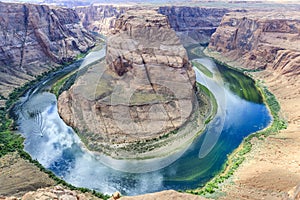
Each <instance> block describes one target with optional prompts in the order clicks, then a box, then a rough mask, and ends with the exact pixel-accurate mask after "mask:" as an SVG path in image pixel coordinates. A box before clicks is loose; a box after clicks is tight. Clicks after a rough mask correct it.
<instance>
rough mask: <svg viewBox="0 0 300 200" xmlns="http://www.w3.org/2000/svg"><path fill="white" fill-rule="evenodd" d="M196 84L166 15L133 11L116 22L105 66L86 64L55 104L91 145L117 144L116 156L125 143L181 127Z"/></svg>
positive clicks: (189, 110)
mask: <svg viewBox="0 0 300 200" xmlns="http://www.w3.org/2000/svg"><path fill="white" fill-rule="evenodd" d="M95 83H96V84H95ZM194 87H195V74H194V71H193V69H192V67H191V65H190V63H189V62H188V58H187V53H186V51H185V49H184V47H183V46H182V45H181V43H180V40H179V38H178V37H177V36H176V33H175V31H174V30H172V29H171V28H170V25H169V23H168V20H167V18H166V17H165V16H163V15H161V14H158V13H157V12H156V11H151V10H150V11H149V10H134V11H128V12H127V13H126V14H124V15H122V16H121V17H120V18H119V19H118V21H117V22H116V28H115V30H114V33H113V34H112V36H111V37H109V38H108V40H107V55H106V64H105V65H104V64H102V65H101V63H99V64H96V65H94V66H93V67H90V68H89V69H88V70H87V73H86V74H85V75H83V76H80V77H79V78H78V80H77V81H76V82H75V84H74V85H73V86H72V87H71V89H70V90H69V91H67V92H64V93H62V95H61V96H60V97H59V101H58V106H59V112H60V114H61V117H62V118H63V119H64V121H65V122H67V123H68V124H70V125H72V126H73V127H76V128H78V129H79V132H81V134H82V136H83V137H84V138H85V139H86V140H85V141H86V144H87V146H88V147H89V148H91V149H93V150H96V151H103V150H105V149H107V148H112V149H114V148H115V149H114V150H115V155H114V156H118V154H122V150H124V149H125V150H126V147H125V146H124V144H130V143H131V144H132V143H136V142H138V143H139V142H145V141H148V140H153V139H155V138H156V139H158V138H159V137H160V138H161V137H163V136H164V135H166V134H168V133H170V132H172V131H174V133H175V131H176V130H177V129H179V128H180V127H182V126H183V125H184V124H185V122H187V120H189V119H190V116H191V114H192V113H193V109H194V107H193V106H194V103H195V101H196V99H195V95H194ZM107 144H109V145H107ZM122 145H123V147H124V148H122ZM116 149H119V150H117V151H116ZM141 149H142V151H145V152H147V151H150V150H151V149H146V148H145V149H143V147H141ZM152 150H153V149H152ZM130 151H132V153H133V154H132V155H131V156H136V154H137V153H138V151H137V150H134V149H130ZM123 156H124V155H123Z"/></svg>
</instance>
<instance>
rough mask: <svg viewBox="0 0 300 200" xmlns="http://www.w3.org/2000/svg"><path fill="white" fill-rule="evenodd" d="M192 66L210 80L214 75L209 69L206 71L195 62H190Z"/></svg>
mask: <svg viewBox="0 0 300 200" xmlns="http://www.w3.org/2000/svg"><path fill="white" fill-rule="evenodd" d="M192 64H193V66H195V67H196V68H197V69H199V70H200V71H201V72H202V73H203V74H205V75H206V76H207V77H209V78H212V77H213V76H214V75H213V73H212V72H211V71H209V69H207V68H206V67H205V66H204V65H202V64H201V63H199V62H197V61H192Z"/></svg>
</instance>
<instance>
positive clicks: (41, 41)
mask: <svg viewBox="0 0 300 200" xmlns="http://www.w3.org/2000/svg"><path fill="white" fill-rule="evenodd" d="M0 27H1V30H0V41H1V42H0V69H1V71H0V77H1V78H0V94H1V98H3V97H7V96H8V94H9V93H10V92H11V91H12V90H13V89H14V88H16V87H19V86H20V85H22V84H24V83H25V82H27V81H29V80H32V79H34V77H36V76H37V75H40V74H42V73H43V72H46V71H48V70H50V69H51V68H53V67H55V66H58V65H60V64H63V63H66V62H69V61H72V60H74V59H75V58H76V56H77V55H78V54H80V53H83V52H86V51H87V50H88V49H89V48H90V47H92V46H93V45H94V38H93V36H92V35H91V34H90V33H88V32H87V31H86V30H85V29H84V28H82V26H81V25H80V23H79V17H78V15H77V14H76V12H75V11H74V10H72V9H66V8H57V7H55V8H52V7H49V6H45V5H33V4H15V3H0ZM2 103H3V102H2Z"/></svg>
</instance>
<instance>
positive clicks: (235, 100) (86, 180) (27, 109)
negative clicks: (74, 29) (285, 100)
mask: <svg viewBox="0 0 300 200" xmlns="http://www.w3.org/2000/svg"><path fill="white" fill-rule="evenodd" d="M104 56H105V51H104V49H102V50H100V51H96V52H91V53H90V54H89V55H87V56H86V57H85V59H84V60H83V61H80V62H78V63H77V64H76V65H73V67H69V68H70V69H69V70H66V69H68V67H66V68H65V69H63V70H61V71H59V72H56V73H54V74H52V75H50V76H49V77H48V78H47V79H45V80H43V81H41V82H40V83H39V84H36V85H34V86H33V87H32V88H31V90H30V91H29V92H28V93H27V94H26V95H25V96H24V97H22V98H21V99H20V101H19V103H18V105H17V106H16V114H17V116H18V125H19V131H20V133H21V134H22V135H23V136H24V137H25V151H27V152H28V153H29V154H30V155H31V156H32V158H33V159H37V160H38V161H39V162H40V163H41V164H42V165H43V166H45V167H46V168H47V169H49V170H51V171H53V172H54V173H55V174H56V175H57V176H59V177H61V178H62V179H64V180H65V181H67V182H68V183H71V184H73V185H75V186H78V187H87V188H90V189H94V190H97V191H100V192H103V193H107V194H111V193H113V192H115V191H120V192H121V193H122V194H124V195H137V194H143V193H149V192H155V191H161V190H166V189H175V190H179V189H180V190H185V189H193V188H197V187H198V186H200V185H201V184H204V183H205V182H207V181H208V180H209V179H211V178H212V177H213V176H214V175H215V174H216V173H217V172H218V171H219V170H221V168H222V165H223V164H224V163H225V161H226V159H227V155H228V154H230V153H231V152H232V151H233V150H234V149H235V148H237V147H238V145H239V144H240V143H241V142H242V140H243V138H244V137H246V136H248V135H249V134H251V133H253V132H256V131H258V130H261V129H263V128H264V127H266V126H267V125H268V124H269V123H270V121H271V117H270V115H269V112H268V110H267V108H266V106H265V105H264V104H263V103H262V102H259V101H255V100H252V99H251V98H250V99H249V98H243V96H242V95H237V94H239V92H237V91H243V90H247V88H243V87H242V86H241V85H240V83H236V82H235V81H230V79H229V78H228V76H229V77H230V74H228V73H234V72H230V71H228V72H227V71H226V73H227V74H226V77H227V79H226V77H225V75H224V74H225V72H224V68H222V69H221V68H220V66H217V65H216V63H214V61H213V60H211V59H210V58H207V57H203V58H199V59H197V62H199V63H201V64H203V65H204V66H205V67H206V68H207V69H208V70H209V71H211V72H212V74H213V77H208V76H206V75H205V74H204V73H202V72H201V71H200V70H198V69H196V68H194V70H195V72H196V79H197V81H198V82H199V83H201V84H202V85H204V86H206V87H207V88H208V89H209V90H210V91H211V92H212V93H213V94H214V95H215V97H216V100H217V103H218V110H217V114H216V116H215V118H214V119H213V120H212V121H211V122H210V123H209V124H208V126H207V129H206V130H205V131H204V133H203V134H201V135H200V136H199V137H198V138H196V139H195V140H194V141H193V143H192V144H191V145H190V146H189V147H188V148H187V149H185V151H184V152H182V154H181V155H180V157H179V158H177V157H176V159H173V160H172V162H169V163H168V165H166V166H160V165H161V163H160V162H158V163H155V162H153V161H151V163H149V165H150V164H151V165H153V166H154V165H157V166H156V167H153V169H155V170H154V171H149V172H146V173H129V172H125V171H121V170H117V169H118V167H116V165H128V166H131V165H133V166H139V165H140V164H139V161H126V162H123V161H122V162H111V164H112V165H115V166H114V167H112V166H108V165H107V163H103V161H102V160H101V159H99V156H98V155H95V154H94V153H92V152H89V151H88V150H87V149H86V148H85V147H84V145H83V144H82V142H81V141H80V139H79V137H78V136H77V135H76V133H74V131H73V129H72V128H71V127H68V126H67V125H66V124H65V123H64V122H63V120H62V119H61V118H60V117H59V115H58V112H57V100H56V97H55V95H53V94H51V93H49V92H47V91H48V90H49V87H50V86H51V85H52V84H53V83H54V82H55V81H57V80H58V79H59V78H61V77H62V76H63V75H65V74H67V73H69V72H70V71H72V70H75V69H78V68H80V69H82V68H84V67H86V66H88V65H89V64H90V63H92V62H94V61H97V60H99V59H100V58H101V59H102V58H103V57H104ZM220 72H221V73H220ZM237 76H238V78H239V80H244V79H245V81H249V80H248V79H249V78H247V77H244V76H243V75H241V74H238V75H236V74H235V76H234V77H237ZM239 76H240V77H239ZM232 88H235V90H234V89H232ZM237 88H238V89H237ZM253 91H254V92H253ZM243 93H244V94H248V93H247V91H243ZM253 93H255V95H254V96H260V94H259V92H258V91H257V90H256V89H255V88H254V89H253V88H252V89H251V94H252V95H253ZM244 96H247V95H244ZM116 168H117V169H116Z"/></svg>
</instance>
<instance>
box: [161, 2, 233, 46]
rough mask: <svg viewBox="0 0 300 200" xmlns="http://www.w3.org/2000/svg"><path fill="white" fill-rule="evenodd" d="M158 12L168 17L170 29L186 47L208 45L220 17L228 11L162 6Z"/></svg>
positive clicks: (223, 9)
mask: <svg viewBox="0 0 300 200" xmlns="http://www.w3.org/2000/svg"><path fill="white" fill-rule="evenodd" d="M158 12H159V13H161V14H163V15H166V16H167V17H168V20H169V22H170V25H171V27H172V28H173V29H174V30H175V31H176V32H177V33H178V35H179V37H180V38H181V40H182V41H183V42H184V43H186V44H187V45H188V44H191V43H197V44H198V43H208V42H209V40H210V37H211V35H212V34H213V33H214V32H215V31H216V29H217V27H218V26H219V24H220V22H221V20H222V17H223V16H224V14H225V13H227V12H229V10H228V9H225V8H201V7H186V6H164V7H159V9H158Z"/></svg>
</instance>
